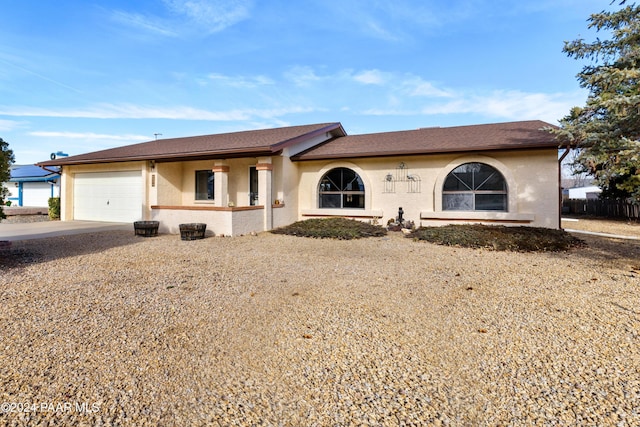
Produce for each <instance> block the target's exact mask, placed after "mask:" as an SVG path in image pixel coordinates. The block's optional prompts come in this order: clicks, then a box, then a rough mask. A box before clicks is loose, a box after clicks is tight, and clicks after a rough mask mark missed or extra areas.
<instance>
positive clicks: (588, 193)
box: [565, 185, 602, 200]
mask: <svg viewBox="0 0 640 427" xmlns="http://www.w3.org/2000/svg"><path fill="white" fill-rule="evenodd" d="M565 191H566V192H567V195H568V198H569V199H584V200H595V199H597V198H598V197H599V196H600V193H602V189H601V188H600V187H598V186H597V185H589V186H587V187H575V188H569V189H566V190H565Z"/></svg>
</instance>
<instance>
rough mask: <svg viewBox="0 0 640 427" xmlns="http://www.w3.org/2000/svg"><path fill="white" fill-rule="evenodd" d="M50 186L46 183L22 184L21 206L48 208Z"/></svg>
mask: <svg viewBox="0 0 640 427" xmlns="http://www.w3.org/2000/svg"><path fill="white" fill-rule="evenodd" d="M49 197H51V184H49V183H48V182H25V183H23V184H22V206H36V207H47V206H49Z"/></svg>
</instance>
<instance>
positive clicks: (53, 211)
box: [49, 197, 60, 219]
mask: <svg viewBox="0 0 640 427" xmlns="http://www.w3.org/2000/svg"><path fill="white" fill-rule="evenodd" d="M49 218H50V219H60V197H49Z"/></svg>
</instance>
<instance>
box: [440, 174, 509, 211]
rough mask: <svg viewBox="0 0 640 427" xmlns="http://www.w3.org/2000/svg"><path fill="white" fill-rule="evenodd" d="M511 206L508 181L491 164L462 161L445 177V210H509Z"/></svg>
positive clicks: (443, 197) (443, 198)
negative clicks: (508, 201) (508, 202)
mask: <svg viewBox="0 0 640 427" xmlns="http://www.w3.org/2000/svg"><path fill="white" fill-rule="evenodd" d="M507 206H508V204H507V182H506V180H505V179H504V177H503V176H502V174H501V173H500V172H498V170H496V169H495V168H493V167H491V166H489V165H487V164H484V163H465V164H462V165H460V166H458V167H457V168H455V169H454V170H452V171H451V172H450V173H449V175H447V178H446V179H445V181H444V187H443V189H442V210H445V211H503V212H506V211H507Z"/></svg>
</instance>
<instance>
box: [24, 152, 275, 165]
mask: <svg viewBox="0 0 640 427" xmlns="http://www.w3.org/2000/svg"><path fill="white" fill-rule="evenodd" d="M280 151H281V150H280V149H275V150H274V149H272V148H271V147H259V148H251V149H242V150H225V151H211V152H209V151H207V152H196V153H176V154H171V155H167V154H162V155H143V156H123V157H104V158H97V159H77V160H74V159H73V158H68V159H64V161H60V162H57V161H55V160H48V161H45V162H41V163H36V165H37V166H40V167H46V166H75V165H90V164H101V163H123V162H140V161H150V160H153V161H156V162H159V163H160V162H178V161H189V160H209V159H229V158H238V157H259V156H270V155H273V154H276V153H278V152H280Z"/></svg>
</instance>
